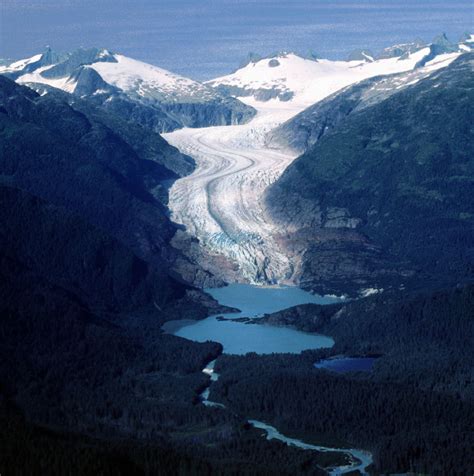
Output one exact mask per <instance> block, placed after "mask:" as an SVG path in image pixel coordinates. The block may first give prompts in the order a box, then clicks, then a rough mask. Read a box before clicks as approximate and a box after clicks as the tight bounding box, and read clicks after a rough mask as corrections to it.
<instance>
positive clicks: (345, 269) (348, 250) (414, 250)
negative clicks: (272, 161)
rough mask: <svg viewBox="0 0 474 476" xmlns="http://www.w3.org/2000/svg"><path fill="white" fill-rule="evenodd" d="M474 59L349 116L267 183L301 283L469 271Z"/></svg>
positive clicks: (368, 284) (334, 285)
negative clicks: (271, 181) (272, 181)
mask: <svg viewBox="0 0 474 476" xmlns="http://www.w3.org/2000/svg"><path fill="white" fill-rule="evenodd" d="M472 65H473V55H472V54H465V55H462V56H461V57H460V58H458V59H457V60H456V61H454V62H453V63H452V64H451V65H450V66H448V67H447V68H444V69H442V70H440V71H438V72H435V73H433V74H431V75H430V76H429V77H428V78H426V79H423V80H420V81H419V82H417V83H416V84H414V85H411V86H409V87H405V88H402V89H400V91H399V92H397V93H396V94H393V95H391V96H390V97H388V98H387V99H385V100H383V101H381V102H379V103H378V104H375V105H374V106H372V107H369V108H366V109H363V110H361V111H359V112H356V113H354V114H351V115H349V116H348V117H347V118H345V119H343V120H341V121H340V122H339V124H338V125H337V127H335V128H334V129H332V130H330V131H329V132H327V133H326V134H325V135H323V137H322V138H321V139H320V140H319V141H317V142H316V144H315V145H314V146H313V147H311V148H310V149H309V150H308V151H307V152H306V153H305V154H304V155H302V156H301V157H300V158H298V159H297V160H296V161H295V162H293V163H292V164H291V165H290V166H289V167H288V168H287V170H286V171H285V173H284V174H283V175H282V177H281V178H280V179H279V180H278V182H277V183H276V184H274V185H273V186H272V187H270V189H269V191H268V193H267V199H266V202H267V206H268V207H269V209H270V210H271V212H272V213H273V216H274V218H275V220H277V221H278V222H279V223H280V225H281V226H282V227H285V228H286V229H287V230H288V232H287V233H288V235H282V236H281V237H280V239H281V240H282V241H284V242H285V243H287V245H288V246H290V245H291V246H292V249H291V250H290V253H293V256H294V259H295V260H297V261H298V262H299V264H300V265H301V269H300V280H301V284H302V285H303V286H305V287H307V288H311V289H323V290H324V291H326V292H327V291H331V292H341V291H342V292H343V291H347V292H351V293H354V292H356V291H357V290H360V289H362V288H379V287H382V288H384V287H387V286H391V285H393V286H400V285H403V284H404V283H406V282H408V281H410V280H411V282H412V284H413V285H421V283H422V281H423V280H425V282H424V283H423V284H425V285H430V283H431V284H433V283H435V282H437V283H440V282H442V283H446V284H453V283H454V284H455V283H456V282H457V281H458V280H461V281H462V280H465V279H470V278H472V275H473V262H474V258H473V255H474V250H473V248H472V243H473V241H474V240H473V237H474V221H473V220H474V213H473V211H474V203H473V199H474V194H473V193H472V190H473V188H472V187H473V180H474V168H473V167H474V165H473V162H472V160H471V159H472V157H470V150H472V146H471V145H472V142H473V139H474V137H473V134H474V131H473V129H472V125H471V120H470V118H471V117H472V115H473V111H472V104H473V99H474V96H473V95H474V90H473V87H472V84H473V79H474V73H473V66H472ZM343 94H346V93H344V92H343ZM334 101H336V102H337V97H336V98H335V99H334ZM336 107H337V105H336ZM316 126H318V125H316ZM292 233H294V235H292Z"/></svg>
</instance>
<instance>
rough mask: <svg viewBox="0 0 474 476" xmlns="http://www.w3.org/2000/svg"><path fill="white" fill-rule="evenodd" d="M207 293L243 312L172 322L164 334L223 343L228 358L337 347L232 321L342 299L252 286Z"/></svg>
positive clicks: (327, 340)
mask: <svg viewBox="0 0 474 476" xmlns="http://www.w3.org/2000/svg"><path fill="white" fill-rule="evenodd" d="M205 291H206V292H207V293H209V294H210V295H211V296H212V297H214V299H216V300H217V301H219V303H220V304H222V305H225V306H229V307H234V308H238V309H240V311H241V312H236V313H229V314H218V315H215V316H210V317H208V318H206V319H203V320H201V321H193V320H176V321H169V322H166V323H165V324H164V326H163V330H164V331H165V332H167V333H170V334H174V335H176V336H180V337H184V338H186V339H189V340H193V341H196V342H205V341H208V340H212V341H215V342H220V343H221V344H222V345H223V347H224V352H225V353H226V354H239V355H243V354H246V353H247V352H256V353H258V354H271V353H286V352H288V353H300V352H301V351H303V350H307V349H320V348H328V347H332V346H333V345H334V341H333V340H332V339H331V338H330V337H327V336H323V335H318V334H310V333H307V332H301V331H297V330H294V329H289V328H285V327H275V326H270V325H266V324H265V325H260V324H253V323H243V322H235V321H231V320H229V319H235V318H240V317H247V318H258V317H260V316H262V315H263V314H265V313H271V312H276V311H280V310H282V309H286V308H289V307H292V306H296V305H298V304H307V303H315V304H332V303H335V302H339V301H340V298H336V297H328V296H318V295H316V294H310V293H308V292H306V291H303V290H301V289H299V288H297V287H286V286H253V285H249V284H231V285H229V286H226V287H223V288H212V289H206V290H205ZM218 318H219V319H218Z"/></svg>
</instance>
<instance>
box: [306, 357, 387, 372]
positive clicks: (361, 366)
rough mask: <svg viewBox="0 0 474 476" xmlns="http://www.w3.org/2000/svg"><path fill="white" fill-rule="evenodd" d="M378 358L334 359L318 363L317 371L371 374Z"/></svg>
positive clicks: (316, 365)
mask: <svg viewBox="0 0 474 476" xmlns="http://www.w3.org/2000/svg"><path fill="white" fill-rule="evenodd" d="M377 359H378V357H332V358H330V359H323V360H320V361H319V362H316V363H315V364H314V366H315V367H316V368H317V369H324V370H330V371H331V372H337V373H347V372H370V371H371V370H372V368H373V366H374V363H375V361H376V360H377Z"/></svg>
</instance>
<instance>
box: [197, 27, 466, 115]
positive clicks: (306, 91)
mask: <svg viewBox="0 0 474 476" xmlns="http://www.w3.org/2000/svg"><path fill="white" fill-rule="evenodd" d="M471 38H472V36H469V38H468V39H466V40H464V43H463V46H461V45H452V44H451V43H450V42H449V40H448V39H447V38H446V36H445V35H441V36H440V37H438V38H436V39H435V40H434V41H433V43H432V44H431V45H426V46H423V45H422V44H421V43H420V42H419V41H417V42H414V43H407V44H402V45H395V46H393V47H390V48H386V49H385V50H383V51H382V53H381V54H380V55H378V56H376V55H373V54H372V53H370V52H369V51H367V50H362V51H358V52H354V53H353V54H352V55H351V56H350V57H349V59H348V60H347V61H331V60H327V59H320V58H319V59H318V60H314V59H308V58H303V57H301V56H299V55H297V54H295V53H280V54H278V55H274V56H272V57H266V58H262V59H254V60H252V61H250V62H248V63H247V64H246V65H245V66H243V67H242V68H240V69H238V70H237V71H235V72H234V73H232V74H230V75H226V76H222V77H219V78H216V79H213V80H210V81H208V82H207V83H206V84H208V85H209V86H211V87H213V88H215V89H217V90H218V91H220V92H222V93H223V94H227V95H232V96H235V97H239V98H241V99H242V98H245V97H247V98H249V99H245V100H246V101H247V102H249V103H252V104H254V103H253V102H252V101H257V102H265V101H270V100H277V101H284V102H288V103H291V104H292V105H293V106H295V107H296V108H300V109H301V108H304V107H307V106H309V105H311V104H314V103H316V102H318V101H320V100H321V99H324V98H325V97H327V96H329V95H330V94H332V93H334V92H336V91H338V90H340V89H342V88H344V87H346V86H349V85H350V84H353V83H356V82H359V81H361V80H364V79H367V78H371V77H374V76H379V75H389V74H394V73H401V72H406V71H411V70H413V69H414V68H417V67H424V68H428V69H433V68H435V69H436V68H440V67H443V66H447V65H448V64H449V63H450V62H451V61H452V60H454V59H455V58H456V57H457V56H458V55H459V54H461V53H462V52H463V51H467V50H470V45H471V44H472V43H471V44H470V43H469V42H470V41H471ZM254 58H255V57H254ZM254 105H255V104H254Z"/></svg>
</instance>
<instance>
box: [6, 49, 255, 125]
mask: <svg viewBox="0 0 474 476" xmlns="http://www.w3.org/2000/svg"><path fill="white" fill-rule="evenodd" d="M0 73H2V74H6V75H8V76H10V77H11V78H12V79H15V80H16V81H18V82H19V83H40V84H46V85H48V86H52V87H55V88H58V89H62V90H64V91H66V92H68V93H72V94H75V95H78V96H88V97H90V98H92V99H93V100H94V101H95V103H96V104H100V105H102V106H104V107H106V108H107V109H109V110H111V111H113V112H114V113H115V114H120V115H121V116H122V117H124V118H128V119H131V120H133V121H134V122H138V123H140V124H142V125H146V126H148V127H150V128H151V129H153V130H155V131H157V132H163V131H170V130H174V129H176V128H179V127H202V126H211V125H223V124H233V123H240V122H245V121H246V120H248V119H249V118H251V117H252V116H253V114H254V111H253V109H252V108H251V107H249V106H246V105H244V104H242V103H241V102H240V101H238V100H236V99H234V98H229V97H224V96H222V95H221V94H218V93H217V92H215V91H214V90H212V89H211V88H209V87H207V86H205V85H203V84H201V83H199V82H197V81H193V80H191V79H188V78H184V77H181V76H178V75H175V74H173V73H171V72H169V71H166V70H163V69H161V68H158V67H156V66H152V65H149V64H146V63H142V62H140V61H137V60H134V59H131V58H127V57H125V56H123V55H119V54H114V53H111V52H110V51H108V50H105V49H97V48H90V49H79V50H76V51H74V52H72V53H68V54H65V55H58V54H56V53H54V52H52V51H51V50H50V49H48V50H47V51H46V52H45V53H43V55H41V56H40V57H39V58H38V56H34V57H33V58H30V59H27V60H22V61H19V62H16V63H14V64H13V65H10V66H6V67H3V68H0Z"/></svg>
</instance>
